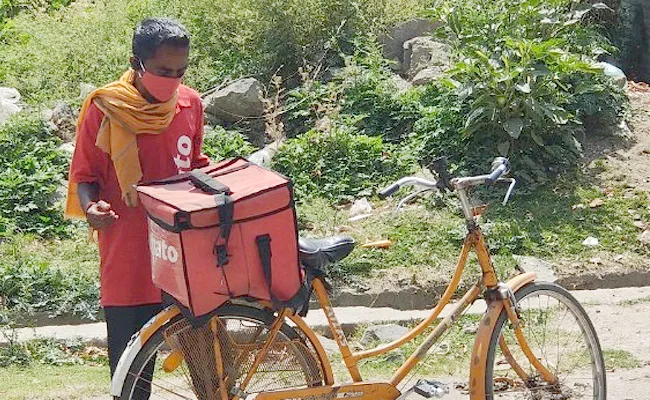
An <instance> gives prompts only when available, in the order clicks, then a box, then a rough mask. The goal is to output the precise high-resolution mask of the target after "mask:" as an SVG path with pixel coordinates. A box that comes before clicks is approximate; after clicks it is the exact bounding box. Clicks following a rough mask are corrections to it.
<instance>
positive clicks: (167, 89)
mask: <svg viewBox="0 0 650 400" xmlns="http://www.w3.org/2000/svg"><path fill="white" fill-rule="evenodd" d="M140 67H141V68H142V72H143V73H141V74H140V79H141V80H142V85H143V86H144V88H145V89H146V90H147V92H149V94H150V95H151V96H153V97H154V98H155V99H156V100H158V101H161V102H163V103H164V102H166V101H169V99H171V98H172V97H173V96H174V93H176V89H178V85H180V84H181V80H182V79H183V78H171V77H167V76H159V75H154V74H152V73H150V72H147V71H146V70H145V69H144V65H143V64H142V61H140Z"/></svg>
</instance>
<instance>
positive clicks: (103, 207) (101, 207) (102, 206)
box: [96, 200, 111, 212]
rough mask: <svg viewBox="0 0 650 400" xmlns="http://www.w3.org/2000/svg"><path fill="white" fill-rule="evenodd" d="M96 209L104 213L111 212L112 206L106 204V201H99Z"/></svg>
mask: <svg viewBox="0 0 650 400" xmlns="http://www.w3.org/2000/svg"><path fill="white" fill-rule="evenodd" d="M96 207H97V209H98V210H99V211H104V212H108V211H111V205H110V204H109V203H107V202H105V201H104V200H99V201H98V202H97V203H96Z"/></svg>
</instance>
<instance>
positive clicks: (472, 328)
mask: <svg viewBox="0 0 650 400" xmlns="http://www.w3.org/2000/svg"><path fill="white" fill-rule="evenodd" d="M462 332H463V333H464V334H467V335H476V332H478V327H477V326H476V325H464V326H463V331H462Z"/></svg>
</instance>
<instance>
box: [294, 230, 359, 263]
mask: <svg viewBox="0 0 650 400" xmlns="http://www.w3.org/2000/svg"><path fill="white" fill-rule="evenodd" d="M354 245H355V242H354V239H352V238H351V237H349V236H332V237H327V238H322V239H307V238H303V237H301V238H298V247H299V253H300V263H301V264H302V265H303V266H305V268H315V269H319V270H322V269H324V268H325V266H327V265H329V264H332V263H335V262H337V261H341V260H342V259H344V258H345V257H347V256H348V254H350V252H352V250H353V249H354Z"/></svg>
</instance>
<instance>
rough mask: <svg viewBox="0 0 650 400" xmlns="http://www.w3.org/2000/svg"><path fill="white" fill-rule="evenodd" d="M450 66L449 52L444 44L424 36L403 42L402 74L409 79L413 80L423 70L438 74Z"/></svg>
mask: <svg viewBox="0 0 650 400" xmlns="http://www.w3.org/2000/svg"><path fill="white" fill-rule="evenodd" d="M450 64H451V61H450V50H449V47H448V46H447V45H446V44H444V43H440V42H436V41H435V40H433V39H431V38H430V37H426V36H419V37H415V38H413V39H410V40H407V41H406V42H404V62H403V65H402V73H403V74H404V75H406V76H407V77H408V78H409V79H413V78H414V77H415V76H416V75H417V74H418V72H420V71H422V70H423V69H425V68H431V69H432V71H431V73H433V72H436V71H437V72H438V73H439V74H440V73H442V72H444V71H445V70H447V69H448V68H449V66H450Z"/></svg>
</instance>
